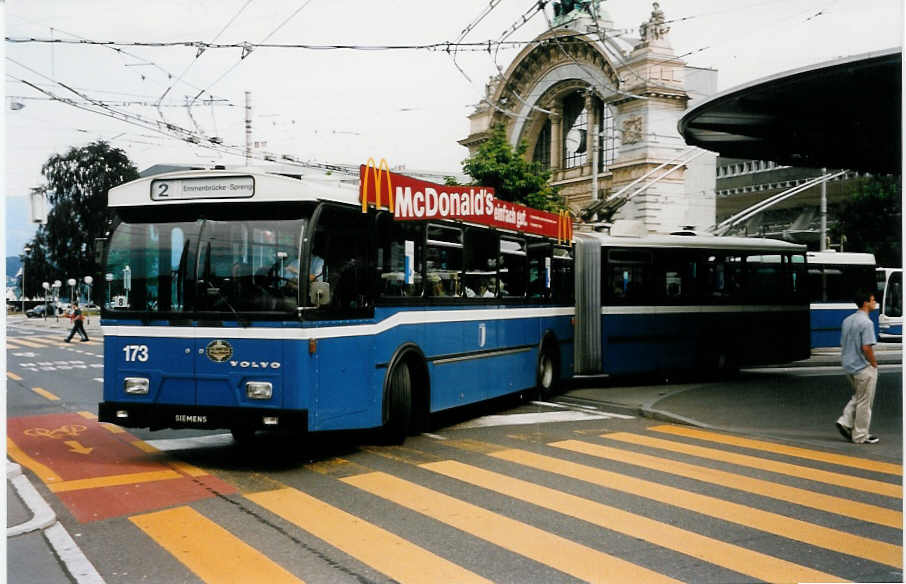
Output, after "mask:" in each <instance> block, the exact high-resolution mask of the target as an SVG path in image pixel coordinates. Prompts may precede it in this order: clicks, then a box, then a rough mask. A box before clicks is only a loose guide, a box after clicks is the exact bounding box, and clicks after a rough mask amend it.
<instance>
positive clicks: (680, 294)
mask: <svg viewBox="0 0 906 584" xmlns="http://www.w3.org/2000/svg"><path fill="white" fill-rule="evenodd" d="M658 256H659V258H658V259H659V260H660V261H659V263H660V264H661V266H662V268H663V275H664V280H663V282H662V290H661V292H662V294H663V298H664V299H665V300H666V301H667V302H668V303H671V304H678V303H679V304H681V303H685V302H687V301H688V300H689V299H691V298H692V297H693V296H694V295H695V262H694V261H692V258H690V257H688V256H687V255H686V254H682V253H679V252H665V253H659V254H658Z"/></svg>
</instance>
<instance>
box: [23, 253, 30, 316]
mask: <svg viewBox="0 0 906 584" xmlns="http://www.w3.org/2000/svg"><path fill="white" fill-rule="evenodd" d="M22 251H24V252H25V253H24V254H22V315H23V316H24V315H25V264H26V263H27V262H28V252H30V251H31V248H30V247H28V246H27V245H26V246H25V248H24V249H23V250H22Z"/></svg>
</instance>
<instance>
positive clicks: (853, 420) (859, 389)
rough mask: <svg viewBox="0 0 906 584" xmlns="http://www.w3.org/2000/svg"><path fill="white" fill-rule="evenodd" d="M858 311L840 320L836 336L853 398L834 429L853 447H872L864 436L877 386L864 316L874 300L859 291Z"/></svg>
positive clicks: (870, 329) (873, 439)
mask: <svg viewBox="0 0 906 584" xmlns="http://www.w3.org/2000/svg"><path fill="white" fill-rule="evenodd" d="M855 301H856V306H858V307H859V310H857V311H856V312H855V313H854V314H851V315H849V316H847V317H846V318H845V319H843V326H842V330H841V336H840V358H841V361H842V364H843V371H844V372H845V373H846V378H847V379H848V380H849V382H850V384H851V385H852V387H853V396H852V398H851V399H850V400H849V402H848V403H847V404H846V407H845V408H843V413H842V414H841V415H840V417H839V418H838V419H837V429H838V430H839V431H840V434H842V435H843V437H844V438H846V439H847V440H849V441H851V442H855V443H856V444H876V443H877V442H878V437H877V436H875V435H874V434H869V433H868V427H869V425H870V424H871V405H872V402H874V399H875V387H876V386H877V384H878V361H877V359H875V352H874V347H873V345H874V344H875V342H876V341H875V327H874V324H872V322H871V319H869V318H868V315H869V314H870V313H871V311H872V310H874V309H875V308H877V303H876V302H875V297H874V295H873V294H871V293H869V292H864V291H860V292H859V293H858V294H857V295H856V298H855Z"/></svg>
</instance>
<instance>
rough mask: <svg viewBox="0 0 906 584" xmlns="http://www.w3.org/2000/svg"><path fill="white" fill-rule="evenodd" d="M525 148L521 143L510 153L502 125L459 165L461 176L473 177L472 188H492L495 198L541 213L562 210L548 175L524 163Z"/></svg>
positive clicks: (547, 171) (558, 197)
mask: <svg viewBox="0 0 906 584" xmlns="http://www.w3.org/2000/svg"><path fill="white" fill-rule="evenodd" d="M527 150H528V145H527V144H526V143H525V142H524V141H523V142H520V143H519V145H518V146H517V147H516V148H515V149H513V147H512V146H510V143H509V142H508V141H507V139H506V130H505V129H504V127H503V126H502V125H497V126H494V127H493V128H492V129H491V136H490V138H488V140H487V141H486V142H484V143H483V144H482V145H481V146H480V147H479V149H478V152H476V153H475V154H474V155H472V156H471V157H470V158H467V159H465V160H464V161H463V163H462V169H463V172H465V173H466V174H468V175H469V176H471V177H472V180H473V182H472V184H473V185H476V186H477V185H481V186H485V187H492V188H493V189H494V193H495V196H496V197H497V198H499V199H503V200H504V201H512V202H514V203H521V204H523V205H528V206H529V207H534V208H535V209H542V210H545V211H555V212H556V211H558V210H560V209H564V208H565V207H564V205H563V202H562V201H561V200H560V196H559V194H557V190H556V189H555V188H554V187H552V186H551V185H550V184H549V182H548V181H550V178H551V173H550V171H549V170H546V169H545V168H543V167H542V166H541V164H540V163H538V162H530V161H528V160H526V159H525V153H526V151H527Z"/></svg>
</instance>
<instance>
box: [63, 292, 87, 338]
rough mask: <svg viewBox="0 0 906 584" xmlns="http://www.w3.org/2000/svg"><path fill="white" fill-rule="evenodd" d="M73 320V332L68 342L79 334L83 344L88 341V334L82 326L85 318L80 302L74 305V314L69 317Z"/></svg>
mask: <svg viewBox="0 0 906 584" xmlns="http://www.w3.org/2000/svg"><path fill="white" fill-rule="evenodd" d="M69 318H71V319H72V330H71V331H69V336H68V337H66V342H67V343H68V342H70V341H71V340H72V337H73V336H74V335H75V334H76V333H79V337H80V338H81V339H82V342H83V343H84V342H85V341H87V340H88V333H86V332H85V327H84V326H83V325H82V319H83V318H85V317H84V316H82V310H81V309H80V308H79V303H78V301H76V302H73V303H72V314H71V315H70V316H69Z"/></svg>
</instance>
